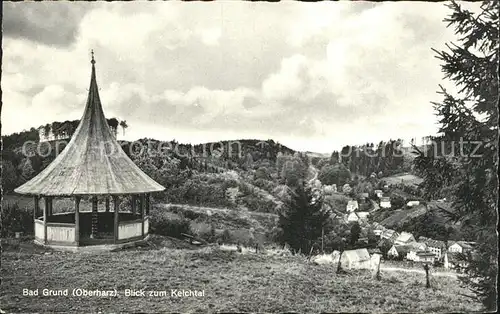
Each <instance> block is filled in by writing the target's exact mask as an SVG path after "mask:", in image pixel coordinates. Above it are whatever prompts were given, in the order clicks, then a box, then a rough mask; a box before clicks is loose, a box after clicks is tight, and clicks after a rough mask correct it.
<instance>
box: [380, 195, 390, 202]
mask: <svg viewBox="0 0 500 314" xmlns="http://www.w3.org/2000/svg"><path fill="white" fill-rule="evenodd" d="M380 201H381V202H390V201H391V198H390V197H388V196H382V197H381V198H380Z"/></svg>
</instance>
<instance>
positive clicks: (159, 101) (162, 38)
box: [2, 1, 472, 151]
mask: <svg viewBox="0 0 500 314" xmlns="http://www.w3.org/2000/svg"><path fill="white" fill-rule="evenodd" d="M471 6H472V5H471ZM14 9H15V10H14ZM5 12H6V14H5V15H4V17H6V18H8V19H10V20H7V21H6V25H4V32H5V34H6V37H5V38H4V43H3V45H4V47H3V51H4V55H3V58H4V60H3V61H4V62H3V73H2V89H3V92H4V94H3V98H4V99H3V100H4V104H5V106H4V108H3V109H4V112H3V114H2V120H3V121H2V124H3V127H4V132H7V133H8V132H14V131H19V130H20V129H22V128H29V127H30V126H37V125H40V124H42V123H47V122H52V121H54V120H55V119H56V118H57V119H61V120H67V119H73V118H79V117H80V115H81V112H82V111H83V106H84V102H85V97H86V94H87V88H88V83H89V79H90V63H89V58H90V50H91V49H94V51H95V55H96V60H97V64H96V67H97V80H98V84H99V87H100V89H101V90H100V93H101V100H102V102H103V106H104V111H105V113H106V115H107V116H115V117H118V118H120V119H124V120H127V121H128V122H129V124H130V125H131V127H130V128H129V129H128V130H127V134H128V135H129V136H131V137H133V136H148V137H158V138H165V136H170V138H173V137H175V138H177V139H179V140H180V139H187V140H191V141H196V140H202V139H203V140H211V139H212V140H217V139H222V138H226V139H228V137H236V138H242V137H251V138H259V137H262V138H274V139H275V140H279V141H282V142H283V141H288V143H291V144H290V145H292V146H293V145H296V146H295V147H296V148H301V147H304V148H305V147H307V149H308V150H320V151H329V150H332V149H333V148H335V147H338V145H344V144H356V143H364V142H366V141H375V142H378V141H380V140H382V139H387V138H390V137H394V136H397V137H405V136H423V135H428V134H431V133H433V132H435V131H436V126H435V117H434V112H433V109H432V105H431V104H430V101H435V100H439V96H436V94H435V91H436V90H437V87H438V84H440V83H442V74H441V71H440V67H439V61H438V60H437V59H436V58H435V57H434V52H432V50H431V47H433V48H437V49H442V48H443V46H444V44H445V43H446V42H449V41H450V40H455V36H454V35H453V30H451V29H447V28H446V27H445V24H444V23H443V22H442V19H443V18H444V17H445V16H446V14H447V13H448V11H447V9H446V8H445V7H444V6H443V5H442V4H440V3H425V2H419V3H415V2H403V3H399V2H396V3H369V2H362V1H360V2H355V3H351V2H336V3H334V2H321V3H299V2H286V3H280V4H279V5H277V4H271V3H248V2H212V3H201V2H197V3H189V4H187V3H183V2H168V3H167V2H165V3H164V2H128V3H120V2H109V3H85V4H76V3H71V4H69V3H66V2H57V3H46V2H44V3H16V4H13V3H7V4H6V10H5ZM53 12H57V14H59V15H61V14H62V16H65V18H64V19H63V21H62V22H60V19H56V18H55V16H56V15H55V13H53ZM44 14H45V15H44ZM30 15H32V16H30ZM45 16H47V18H46V17H45ZM14 17H16V18H14ZM28 17H30V18H28ZM31 17H32V18H31ZM56 21H57V23H56ZM18 115H22V116H23V117H26V118H24V119H22V121H16V116H18ZM389 125H390V127H388V126H389ZM161 130H165V132H162V131H161ZM395 134H397V135H395ZM165 139H167V138H165ZM229 139H230V138H229Z"/></svg>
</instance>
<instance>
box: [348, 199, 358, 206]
mask: <svg viewBox="0 0 500 314" xmlns="http://www.w3.org/2000/svg"><path fill="white" fill-rule="evenodd" d="M347 206H358V201H356V200H350V201H348V202H347Z"/></svg>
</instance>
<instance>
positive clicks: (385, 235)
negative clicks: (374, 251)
mask: <svg viewBox="0 0 500 314" xmlns="http://www.w3.org/2000/svg"><path fill="white" fill-rule="evenodd" d="M398 236H399V233H397V232H396V231H394V230H392V229H385V230H384V231H383V232H382V234H381V235H380V238H382V239H389V240H392V241H394V240H395V239H396V238H397V237H398Z"/></svg>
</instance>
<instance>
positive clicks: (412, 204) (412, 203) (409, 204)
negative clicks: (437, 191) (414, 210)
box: [406, 201, 420, 207]
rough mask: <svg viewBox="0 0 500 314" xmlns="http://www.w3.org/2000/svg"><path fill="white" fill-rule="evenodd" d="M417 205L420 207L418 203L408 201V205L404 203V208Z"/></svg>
mask: <svg viewBox="0 0 500 314" xmlns="http://www.w3.org/2000/svg"><path fill="white" fill-rule="evenodd" d="M418 205H420V202H419V201H409V202H408V203H406V206H408V207H413V206H418Z"/></svg>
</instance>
